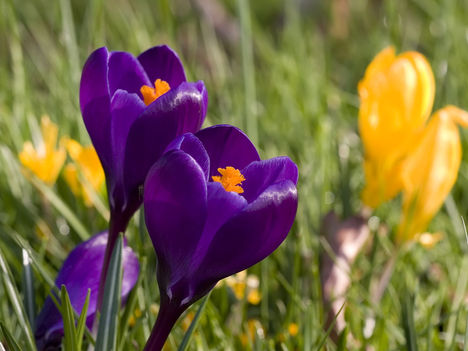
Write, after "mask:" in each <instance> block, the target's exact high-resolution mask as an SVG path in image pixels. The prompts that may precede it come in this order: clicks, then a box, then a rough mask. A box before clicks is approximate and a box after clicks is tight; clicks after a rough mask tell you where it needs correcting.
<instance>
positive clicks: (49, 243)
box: [0, 0, 468, 350]
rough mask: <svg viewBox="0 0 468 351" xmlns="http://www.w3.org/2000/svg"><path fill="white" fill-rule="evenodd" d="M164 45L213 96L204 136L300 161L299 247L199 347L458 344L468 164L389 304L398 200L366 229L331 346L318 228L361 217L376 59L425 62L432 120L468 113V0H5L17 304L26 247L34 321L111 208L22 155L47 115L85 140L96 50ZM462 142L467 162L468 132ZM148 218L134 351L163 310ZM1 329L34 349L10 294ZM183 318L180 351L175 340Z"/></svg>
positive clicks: (5, 134) (398, 275) (7, 254)
mask: <svg viewBox="0 0 468 351" xmlns="http://www.w3.org/2000/svg"><path fill="white" fill-rule="evenodd" d="M159 44H168V45H170V46H171V47H172V48H173V49H174V50H176V51H177V52H178V54H179V56H180V58H181V60H182V62H183V63H184V66H185V69H186V72H187V74H188V78H189V80H203V81H204V82H205V84H206V85H207V88H208V94H209V108H208V114H207V120H206V122H205V125H204V126H209V125H212V124H219V123H229V124H233V125H235V126H238V127H240V128H242V129H243V130H244V131H246V132H247V134H248V135H249V136H250V137H251V138H252V140H253V141H254V142H255V144H256V145H257V147H258V148H259V150H260V154H261V156H262V158H270V157H273V156H277V155H288V156H289V157H291V158H292V159H293V160H294V161H295V162H296V163H297V164H298V166H299V172H300V179H299V184H298V191H299V199H300V202H299V209H298V216H297V219H296V222H295V225H294V227H293V229H292V231H291V233H290V234H289V237H288V238H287V240H286V242H285V243H284V244H283V245H282V246H281V247H280V248H279V249H278V250H277V252H275V253H274V254H273V256H272V257H270V258H268V259H267V260H265V261H264V262H262V263H261V264H259V265H257V266H255V267H253V268H252V269H249V274H251V275H254V276H255V277H256V278H257V279H258V287H256V288H255V289H258V299H256V300H252V301H249V300H248V299H247V294H244V296H241V297H239V296H237V295H236V294H235V290H234V289H233V288H231V287H229V286H228V285H225V286H222V287H220V288H219V289H215V291H214V292H213V294H212V295H211V298H210V301H209V303H208V306H207V309H206V310H205V314H204V316H203V317H202V319H201V322H200V325H199V327H198V329H197V332H196V334H195V336H194V339H193V342H192V345H191V348H190V349H191V350H244V349H245V350H250V349H252V350H315V349H323V348H324V347H327V348H328V349H331V350H334V349H336V348H340V347H341V348H342V349H369V350H373V349H375V350H396V349H402V348H403V349H404V348H405V347H406V346H405V345H406V342H407V340H408V333H410V334H412V335H413V336H414V337H415V338H416V340H417V344H418V345H419V346H420V347H421V348H422V349H424V350H429V349H431V347H432V349H434V350H437V349H441V350H442V349H443V350H452V349H463V342H464V340H465V334H466V333H465V331H466V330H468V329H467V325H466V321H467V318H468V309H467V307H466V301H467V299H468V295H467V294H466V290H467V286H468V258H467V256H466V253H467V252H468V244H467V241H466V239H465V234H464V228H463V224H462V221H461V216H466V214H467V213H468V212H467V209H468V188H467V186H466V185H467V184H468V167H467V162H466V161H467V157H468V154H467V153H465V155H464V156H463V161H462V164H461V167H460V172H459V177H458V181H457V183H456V185H455V187H454V189H453V190H452V193H451V195H450V196H449V197H448V199H447V200H446V203H445V206H444V207H443V208H442V210H441V211H440V212H439V214H438V215H437V216H436V217H435V219H434V220H433V221H432V222H431V225H430V227H429V230H430V231H432V232H442V233H443V240H442V241H441V242H439V243H438V244H437V245H436V246H434V247H433V248H431V249H427V248H424V247H422V246H420V245H414V246H412V247H411V248H410V249H408V250H406V251H404V252H403V253H402V254H400V256H399V258H398V260H397V262H396V265H395V268H394V271H393V275H392V277H391V278H390V282H389V284H388V286H387V288H386V289H385V292H384V295H383V297H382V300H381V301H380V302H379V303H377V304H376V303H373V301H372V298H371V291H372V289H371V287H372V286H373V285H374V284H375V281H379V279H380V277H381V276H382V273H383V271H384V269H385V265H386V263H387V262H388V260H389V259H390V258H391V257H392V252H393V251H394V244H393V239H392V238H393V235H394V228H395V226H396V225H397V224H398V220H399V215H400V203H401V199H400V198H397V199H395V200H393V201H391V202H389V203H387V204H385V205H384V206H381V207H380V208H379V209H378V210H377V211H376V212H375V213H374V214H373V215H372V217H370V219H369V223H368V224H369V228H370V230H371V236H372V238H371V240H369V242H368V244H367V245H366V248H365V249H364V250H363V252H362V254H361V255H359V256H358V257H357V260H356V262H355V263H354V265H353V266H352V269H351V286H350V290H349V292H348V296H347V305H346V307H345V308H344V309H343V311H342V314H343V316H344V318H345V320H346V322H347V326H348V327H347V330H346V332H345V334H344V336H343V337H342V339H340V340H341V341H340V340H336V339H335V340H332V338H329V337H327V335H328V333H327V328H328V326H327V323H326V316H327V314H328V308H327V306H326V305H324V304H323V303H322V296H321V295H322V293H321V282H320V274H319V267H320V256H321V255H323V253H324V252H325V251H326V249H327V245H326V243H325V242H324V240H323V238H322V236H321V234H320V232H321V231H320V227H321V221H322V217H323V216H324V215H325V214H326V213H328V212H329V211H330V210H333V211H335V213H337V215H338V216H340V217H341V218H343V219H344V218H347V217H349V216H351V215H352V214H354V213H357V212H358V211H359V210H360V208H361V202H360V192H361V190H362V188H363V184H364V176H363V170H362V159H363V153H362V146H361V142H360V139H359V134H358V128H357V116H358V108H359V99H358V96H357V83H358V82H359V80H360V79H361V78H362V77H363V75H364V71H365V68H366V66H367V65H368V64H369V62H370V61H371V60H372V59H373V57H374V56H375V55H376V54H377V53H378V52H379V51H380V50H382V49H383V48H385V47H386V46H388V45H393V46H395V48H396V50H397V52H402V51H407V50H417V51H419V52H421V53H423V54H424V55H425V56H426V57H427V59H428V61H429V62H430V64H431V66H432V69H433V71H434V75H435V79H436V98H435V104H434V110H436V109H438V108H440V107H443V106H445V105H447V104H454V105H457V106H459V107H461V108H465V109H466V108H468V70H467V62H468V2H466V1H461V0H446V1H436V0H407V1H392V0H382V1H379V0H355V1H348V0H330V1H314V0H309V1H307V0H290V1H281V0H255V1H247V0H173V1H170V0H160V1H143V0H132V1H130V0H113V1H105V0H93V1H86V2H84V1H80V0H55V1H50V0H32V1H16V0H0V198H1V200H0V249H1V253H2V254H3V256H4V258H5V260H6V262H7V264H8V266H9V268H10V270H11V271H12V272H13V274H12V275H13V276H14V278H15V279H16V281H15V282H16V284H17V286H18V290H19V291H20V292H21V291H22V282H21V274H20V272H21V271H22V260H21V248H22V247H26V248H28V249H30V250H31V252H33V253H34V255H35V258H36V262H35V266H34V277H35V285H34V291H35V293H36V298H35V305H36V306H37V307H36V313H37V311H38V310H39V308H40V306H42V303H43V301H44V299H45V297H46V295H47V293H48V291H49V290H50V282H51V279H52V280H53V279H54V278H55V275H56V272H57V270H58V269H59V268H60V266H61V263H62V262H63V260H64V258H65V257H66V255H67V253H68V252H69V251H70V250H71V249H72V248H73V247H74V245H76V244H77V243H79V242H80V241H82V240H83V238H85V237H86V235H89V234H92V233H96V232H98V231H101V230H104V229H105V228H106V214H107V212H106V211H107V209H106V206H107V204H106V196H105V194H100V195H99V194H98V195H99V199H100V201H96V203H95V205H94V206H92V207H88V206H86V205H85V204H84V202H83V200H82V199H81V198H78V197H76V196H75V195H74V193H73V192H72V191H71V190H70V186H69V185H68V184H67V183H66V182H65V180H64V178H63V176H59V178H58V180H57V182H56V183H55V184H54V185H53V186H50V187H48V186H44V185H43V184H42V185H41V184H38V185H37V184H36V185H34V182H31V181H30V179H28V177H27V176H25V174H24V171H22V167H21V165H20V163H19V161H18V154H19V153H20V151H21V150H22V148H23V143H24V142H25V141H27V140H32V141H33V143H34V142H35V141H36V142H37V141H38V140H39V139H40V120H41V116H42V115H45V114H46V115H48V116H50V119H51V120H52V121H53V122H54V123H56V124H57V125H58V127H59V129H58V134H59V137H63V136H70V137H72V138H74V139H75V140H78V141H79V142H80V143H81V144H82V145H84V146H86V145H89V144H90V141H89V137H88V135H87V132H86V129H85V126H84V124H83V121H82V119H81V114H80V108H79V100H78V98H79V93H78V92H79V80H80V75H81V68H82V66H83V64H84V62H85V60H86V58H87V57H88V55H89V54H90V53H91V52H92V51H93V50H94V49H95V48H97V47H101V46H107V47H108V48H109V49H110V50H124V51H129V52H131V53H133V54H135V55H137V54H139V53H140V52H142V51H144V50H146V49H147V48H149V47H151V46H154V45H159ZM461 139H462V143H463V149H464V151H466V150H467V148H466V146H467V134H466V132H463V131H462V132H461ZM99 199H98V200H99ZM138 221H139V219H138V216H135V220H134V223H133V224H132V226H131V227H130V229H129V233H128V236H129V242H130V245H131V246H132V247H133V248H135V249H136V250H137V251H138V253H139V257H140V261H141V262H142V267H143V268H142V274H143V278H142V280H141V281H140V282H139V285H138V286H137V288H136V289H135V294H134V295H135V297H134V300H135V302H134V304H133V306H132V308H133V309H134V310H135V312H136V313H134V312H132V311H129V312H128V313H129V314H130V315H131V314H132V313H134V315H132V318H133V322H132V323H129V322H127V321H126V320H124V319H122V326H121V333H120V337H121V338H122V339H121V340H122V341H121V343H120V345H121V349H133V348H135V349H140V348H141V347H142V345H143V344H144V341H145V340H146V337H147V335H148V333H149V331H150V329H151V326H152V324H153V322H154V320H155V315H154V314H153V313H152V310H153V307H154V308H156V309H157V305H155V304H157V302H158V290H157V286H156V283H155V279H154V274H155V257H154V251H153V249H152V247H151V243H150V241H149V240H148V238H147V237H145V236H141V235H138V233H139V230H138V227H139V225H138ZM403 277H404V279H402V278H403ZM48 278H49V279H48ZM239 279H241V280H242V279H246V278H245V277H244V278H242V277H240V278H239ZM241 289H242V285H241ZM244 289H247V287H246V283H245V282H244ZM253 302H255V303H253ZM196 308H197V305H195V306H193V307H192V308H191V309H190V311H192V312H191V313H192V314H193V311H196ZM190 311H189V312H188V314H187V316H186V317H187V318H189V319H190ZM408 311H409V312H408ZM125 312H126V311H125ZM123 313H124V312H123ZM408 313H410V314H411V315H412V318H411V319H412V320H411V323H409V324H408V320H409V319H408V318H406V317H407V314H408ZM405 316H406V317H405ZM0 320H1V321H3V323H4V324H5V326H6V327H7V328H8V329H9V330H10V331H12V333H13V335H14V336H15V337H16V338H18V339H19V340H21V335H22V329H21V327H20V325H21V322H20V321H19V320H18V318H17V317H16V316H15V314H14V313H12V308H11V305H10V304H9V302H8V299H7V297H6V290H5V289H3V287H2V286H1V285H0ZM184 320H185V319H184ZM369 321H371V322H369ZM183 322H184V321H182V322H180V323H179V324H178V325H177V327H176V330H175V331H174V333H173V334H172V336H171V338H170V342H169V345H168V349H175V347H176V346H177V345H178V344H179V341H180V337H181V335H182V333H183V331H184V328H186V327H184V323H183ZM369 323H370V326H369ZM123 336H125V338H123ZM343 340H347V341H346V342H344V341H343ZM340 342H341V344H340ZM343 343H344V344H343ZM340 345H341V346H340ZM343 345H347V346H346V348H343V347H345V346H343Z"/></svg>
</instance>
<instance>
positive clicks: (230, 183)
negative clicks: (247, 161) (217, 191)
mask: <svg viewBox="0 0 468 351" xmlns="http://www.w3.org/2000/svg"><path fill="white" fill-rule="evenodd" d="M218 172H219V173H220V174H221V176H212V178H213V181H215V182H218V183H221V185H222V186H223V187H224V190H226V191H233V192H235V193H238V194H242V193H243V192H244V189H242V187H241V186H240V184H241V183H242V182H243V181H244V180H245V178H244V176H243V175H242V173H241V172H240V171H239V170H238V169H236V168H234V167H230V166H228V167H226V168H218Z"/></svg>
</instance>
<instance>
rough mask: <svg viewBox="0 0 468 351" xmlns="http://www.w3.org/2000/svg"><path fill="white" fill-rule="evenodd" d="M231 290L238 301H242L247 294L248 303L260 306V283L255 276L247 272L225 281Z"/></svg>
mask: <svg viewBox="0 0 468 351" xmlns="http://www.w3.org/2000/svg"><path fill="white" fill-rule="evenodd" d="M224 282H225V283H226V285H227V286H229V288H231V290H232V292H233V293H234V296H235V297H236V299H238V300H242V299H243V298H244V297H245V296H246V294H247V302H248V303H250V304H252V305H258V304H259V303H260V301H261V299H262V295H261V294H260V291H259V290H258V287H259V285H260V282H259V280H258V277H257V276H256V275H255V274H249V275H247V271H241V272H239V273H237V274H234V275H232V276H230V277H227V278H226V279H224Z"/></svg>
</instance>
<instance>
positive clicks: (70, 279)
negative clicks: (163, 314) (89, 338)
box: [35, 232, 140, 351]
mask: <svg viewBox="0 0 468 351" xmlns="http://www.w3.org/2000/svg"><path fill="white" fill-rule="evenodd" d="M107 238H108V234H107V232H102V233H99V234H96V235H94V236H93V237H92V238H91V239H89V240H87V241H85V242H83V243H81V244H79V245H78V246H76V247H75V248H74V249H73V250H72V251H71V252H70V254H69V255H68V257H67V259H66V260H65V262H64V263H63V266H62V268H61V269H60V271H59V273H58V276H57V279H56V280H55V285H56V286H57V287H58V288H59V289H60V287H61V286H62V285H65V286H66V287H67V291H68V294H69V296H70V301H71V304H72V306H73V308H74V309H75V311H76V312H77V313H80V312H81V310H82V308H83V305H84V302H85V299H86V294H87V291H88V288H89V289H91V294H90V298H89V305H88V311H87V319H86V324H87V326H88V328H91V326H92V323H93V319H94V315H95V313H96V307H97V297H98V287H99V279H100V275H101V270H102V262H103V260H104V253H105V250H106V245H107ZM122 267H123V279H122V290H121V300H122V302H125V301H126V299H127V296H128V294H129V293H130V290H132V288H133V286H134V285H135V283H136V282H137V279H138V272H139V269H140V266H139V264H138V260H137V257H136V255H135V254H134V253H133V251H132V249H131V248H130V247H129V246H127V243H126V241H124V247H123V251H122ZM35 337H36V343H37V348H38V349H39V350H40V351H41V350H54V349H56V348H57V349H59V347H60V343H61V340H62V337H63V321H62V315H61V314H60V312H59V310H58V309H57V307H56V306H55V304H54V303H53V301H52V299H51V298H50V296H49V297H48V298H47V299H46V301H45V303H44V307H42V310H41V312H40V313H39V316H38V317H37V320H36V330H35Z"/></svg>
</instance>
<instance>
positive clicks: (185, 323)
mask: <svg viewBox="0 0 468 351" xmlns="http://www.w3.org/2000/svg"><path fill="white" fill-rule="evenodd" d="M193 318H195V313H193V312H192V311H188V312H187V314H186V315H185V317H184V319H182V323H181V326H182V329H183V331H184V332H186V331H187V330H188V328H190V325H191V324H192V321H193Z"/></svg>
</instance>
